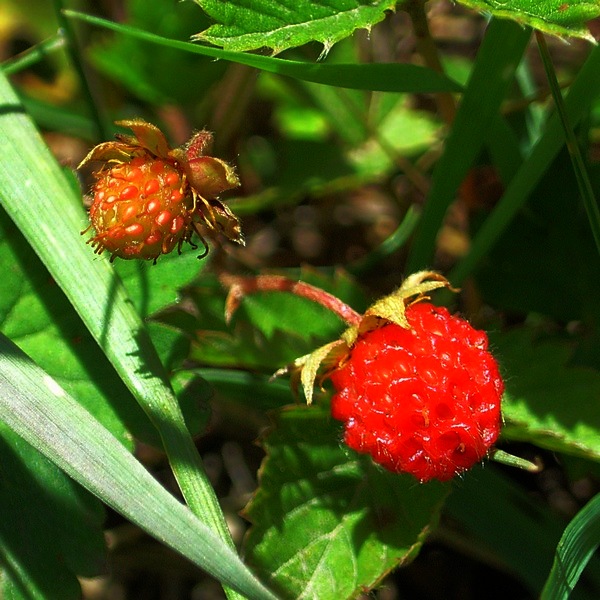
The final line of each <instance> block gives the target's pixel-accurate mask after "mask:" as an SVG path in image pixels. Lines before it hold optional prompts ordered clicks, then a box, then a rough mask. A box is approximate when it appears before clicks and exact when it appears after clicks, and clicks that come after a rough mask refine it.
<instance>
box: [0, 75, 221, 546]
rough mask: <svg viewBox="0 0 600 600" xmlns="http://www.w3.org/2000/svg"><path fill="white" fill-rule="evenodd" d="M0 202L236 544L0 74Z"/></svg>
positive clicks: (195, 495)
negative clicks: (0, 151)
mask: <svg viewBox="0 0 600 600" xmlns="http://www.w3.org/2000/svg"><path fill="white" fill-rule="evenodd" d="M0 139H2V140H3V147H4V149H5V150H4V154H3V157H2V161H0V202H2V204H3V206H4V208H5V210H6V211H7V213H8V214H9V216H10V217H11V218H12V219H13V221H14V222H15V223H16V225H17V226H18V227H19V229H20V230H21V232H22V233H23V235H24V236H25V237H26V238H27V239H28V241H29V243H30V244H31V246H32V247H33V248H34V250H35V251H36V253H37V254H38V256H39V257H40V259H41V260H42V262H43V263H44V264H45V265H46V267H47V269H48V271H49V272H50V274H51V275H52V277H53V278H54V280H55V281H56V282H57V283H58V285H60V286H61V288H62V289H63V291H64V292H65V294H66V296H67V298H68V299H69V301H70V302H71V304H72V305H73V307H74V308H75V310H76V311H77V312H78V314H79V315H80V317H81V319H82V320H83V322H84V323H85V324H86V327H87V328H88V329H89V331H90V333H91V334H92V336H93V337H94V338H95V339H96V341H97V342H98V343H99V345H100V346H101V348H102V349H103V350H104V352H105V354H106V355H107V357H108V359H109V360H110V361H111V363H112V364H113V366H114V368H115V370H116V371H117V373H118V374H119V376H120V377H121V379H122V380H123V381H124V382H125V384H126V385H127V387H128V388H129V389H130V390H131V392H132V393H133V395H134V396H135V398H136V399H137V401H138V402H139V403H140V405H141V406H142V408H143V409H144V410H145V411H146V413H147V414H148V416H149V418H150V419H151V421H152V423H153V424H154V425H155V427H156V428H157V430H158V431H159V433H160V435H161V438H162V441H163V445H164V448H165V451H166V453H167V455H168V457H169V462H170V464H171V466H172V469H173V473H174V475H175V477H176V479H177V482H178V484H179V486H180V488H181V491H182V493H183V496H184V498H185V500H186V502H187V503H188V505H189V507H190V508H191V509H192V511H193V512H194V513H195V514H196V515H198V516H199V517H200V518H201V519H202V520H203V521H204V522H205V523H206V524H207V525H209V526H210V527H211V528H213V529H214V530H215V531H216V532H218V533H219V535H220V536H221V537H222V539H224V540H227V542H228V543H229V544H230V545H231V546H233V542H232V540H231V537H230V535H229V530H228V528H227V525H226V523H225V519H224V517H223V513H222V512H221V509H220V507H219V503H218V500H217V498H216V496H215V493H214V490H213V489H212V487H211V485H210V482H209V481H208V478H207V477H206V474H205V473H204V469H203V466H202V461H201V459H200V456H199V455H198V452H197V450H196V447H195V445H194V442H193V440H192V438H191V436H190V434H189V431H188V430H187V428H186V425H185V422H184V419H183V415H182V413H181V409H180V407H179V404H178V403H177V399H176V397H175V395H174V393H173V390H172V389H171V387H170V384H169V381H168V378H167V375H166V373H165V371H164V368H163V366H162V364H161V363H160V360H159V358H158V355H157V353H156V350H155V348H154V346H153V345H152V341H151V339H150V336H149V334H148V331H147V330H146V327H145V325H144V323H143V322H142V320H141V318H140V316H139V315H138V313H137V312H136V311H135V309H134V307H133V305H132V303H131V302H130V301H129V298H128V296H127V293H126V292H125V289H124V288H123V285H122V283H121V282H120V280H119V278H118V276H117V275H116V273H115V271H114V270H113V269H112V268H111V266H110V265H109V263H108V260H106V259H104V258H97V257H95V256H94V254H93V253H92V251H91V250H90V248H89V247H88V246H86V245H85V243H84V241H83V239H82V238H81V236H80V234H79V232H80V231H81V230H82V229H84V228H85V226H86V221H87V218H86V216H85V214H84V211H83V206H82V202H81V198H80V197H78V195H77V194H75V193H74V192H73V190H72V188H71V186H70V185H69V183H68V181H67V179H66V177H65V176H64V174H63V172H62V171H61V170H60V167H59V165H58V164H57V163H56V160H55V159H54V157H53V156H52V155H51V154H50V151H49V150H48V148H47V146H46V145H45V144H44V142H43V140H42V139H41V138H40V136H39V134H38V133H37V131H36V130H35V127H34V126H33V123H32V122H31V120H30V119H29V118H28V117H27V116H26V115H25V114H24V109H23V107H22V105H21V104H20V103H19V101H18V98H17V97H16V95H15V93H14V91H13V90H12V88H11V87H10V85H9V83H8V81H7V80H6V78H5V77H4V75H3V74H2V73H0Z"/></svg>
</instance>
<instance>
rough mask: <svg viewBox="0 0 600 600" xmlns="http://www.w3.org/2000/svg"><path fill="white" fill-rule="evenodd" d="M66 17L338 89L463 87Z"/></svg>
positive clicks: (389, 68)
mask: <svg viewBox="0 0 600 600" xmlns="http://www.w3.org/2000/svg"><path fill="white" fill-rule="evenodd" d="M64 14H65V15H66V16H67V17H69V18H72V19H78V20H81V21H85V22H86V23H89V24H91V25H96V26H98V27H103V28H105V29H110V30H112V31H115V32H117V33H120V34H123V35H128V36H131V37H134V38H137V39H140V40H144V41H146V42H150V43H153V44H158V45H160V46H166V47H168V48H176V49H178V50H183V51H185V52H191V53H193V54H201V55H203V56H211V57H213V58H221V59H223V60H228V61H231V62H235V63H239V64H242V65H248V66H250V67H255V68H257V69H260V70H262V71H268V72H269V73H277V74H278V75H285V76H287V77H293V78H295V79H302V80H304V81H312V82H314V83H322V84H325V85H335V86H337V87H345V88H352V89H358V90H373V91H381V92H414V93H434V92H460V91H462V88H461V86H460V85H459V84H458V83H456V82H455V81H453V80H451V79H449V78H448V77H446V76H444V75H442V74H440V73H436V72H435V71H432V70H431V69H427V68H425V67H420V66H417V65H411V64H399V63H374V64H368V65H359V64H336V65H333V64H332V65H328V64H322V63H318V64H315V63H306V62H300V61H294V60H285V59H282V58H271V57H269V56H260V55H258V54H246V53H243V52H229V51H226V50H221V49H219V48H213V47H209V46H199V45H197V44H191V43H189V42H181V41H179V40H172V39H169V38H165V37H162V36H160V35H156V34H154V33H150V32H148V31H143V30H141V29H136V28H134V27H129V26H127V25H120V24H118V23H113V22H112V21H107V20H106V19H100V18H98V17H93V16H91V15H87V14H85V13H81V12H77V11H74V10H65V11H64Z"/></svg>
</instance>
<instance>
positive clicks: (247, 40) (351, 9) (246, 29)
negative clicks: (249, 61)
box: [193, 0, 396, 54]
mask: <svg viewBox="0 0 600 600" xmlns="http://www.w3.org/2000/svg"><path fill="white" fill-rule="evenodd" d="M195 2H196V3H197V4H199V5H200V6H201V7H202V9H203V10H204V11H205V12H206V13H207V14H208V15H209V16H210V17H212V18H213V19H214V20H215V21H217V24H215V25H211V26H210V27H209V28H208V29H207V30H206V31H203V32H202V33H199V34H197V35H195V36H194V38H193V39H195V40H198V41H203V42H209V43H211V44H214V45H216V46H223V48H225V49H226V50H231V51H235V52H243V51H246V50H256V49H258V48H263V47H267V48H272V49H273V51H274V52H275V53H278V52H281V51H282V50H286V49H287V48H293V47H294V46H302V45H303V44H306V43H308V42H312V41H316V42H321V43H322V44H323V46H324V50H323V52H324V53H325V54H326V53H327V52H328V51H329V49H330V48H331V46H333V44H335V43H336V42H339V41H340V40H341V39H343V38H345V37H348V36H349V35H351V34H352V33H353V32H354V30H355V29H362V28H364V29H371V27H372V26H373V25H374V24H375V23H378V22H379V21H381V20H382V19H383V18H384V17H385V11H386V10H393V9H394V7H395V6H396V2H395V0H374V1H372V2H364V0H333V1H332V0H329V1H327V0H312V1H311V0H302V1H301V2H295V3H290V2H285V1H284V0H233V1H230V2H221V1H220V0H195Z"/></svg>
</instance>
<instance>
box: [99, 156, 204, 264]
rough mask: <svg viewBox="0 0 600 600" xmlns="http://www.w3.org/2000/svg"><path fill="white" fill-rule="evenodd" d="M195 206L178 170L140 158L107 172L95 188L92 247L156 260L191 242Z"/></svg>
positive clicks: (125, 256)
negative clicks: (94, 233) (182, 244)
mask: <svg viewBox="0 0 600 600" xmlns="http://www.w3.org/2000/svg"><path fill="white" fill-rule="evenodd" d="M192 207H193V199H192V196H191V194H190V193H189V190H188V184H187V181H185V179H184V178H183V177H182V176H181V174H180V173H179V171H177V169H175V168H174V167H173V166H172V165H169V164H168V163H166V162H165V161H163V160H160V159H157V160H147V159H145V158H142V157H136V158H134V159H133V160H132V161H131V162H129V163H121V164H118V165H116V166H114V167H112V168H111V169H109V170H107V171H102V173H101V176H100V177H99V178H98V181H97V182H96V185H95V186H94V201H93V204H92V206H91V207H90V219H91V221H92V225H93V226H94V229H95V230H96V236H95V237H94V239H93V244H94V245H95V246H96V248H97V249H99V250H104V249H106V250H108V251H109V252H111V253H112V256H115V257H117V256H118V257H120V258H142V259H155V258H157V257H158V256H160V255H161V254H168V253H169V252H171V251H172V250H173V249H174V248H175V247H177V246H178V245H179V246H180V245H181V243H182V242H185V241H189V237H190V235H191V222H192Z"/></svg>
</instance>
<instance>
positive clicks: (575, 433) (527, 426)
mask: <svg viewBox="0 0 600 600" xmlns="http://www.w3.org/2000/svg"><path fill="white" fill-rule="evenodd" d="M490 340H491V343H492V348H493V349H494V352H495V354H496V356H497V357H498V360H499V362H500V365H501V368H502V371H503V372H504V373H505V374H506V379H505V384H506V391H505V395H504V400H503V409H502V410H503V414H504V417H505V419H506V426H505V427H504V429H503V436H504V437H506V438H507V439H514V440H522V441H528V442H531V443H533V444H536V445H538V446H541V447H543V448H548V449H550V450H555V451H558V452H565V453H567V454H574V455H577V456H583V457H586V458H588V459H592V460H596V461H600V403H599V402H598V398H600V373H598V372H597V371H596V370H594V369H590V368H586V367H576V366H569V365H568V360H569V356H570V354H571V349H570V348H569V346H568V345H566V344H564V343H559V342H556V341H542V340H540V341H534V340H533V336H532V333H531V331H528V330H527V329H515V330H514V331H510V332H508V333H503V334H496V335H491V336H490Z"/></svg>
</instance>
